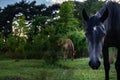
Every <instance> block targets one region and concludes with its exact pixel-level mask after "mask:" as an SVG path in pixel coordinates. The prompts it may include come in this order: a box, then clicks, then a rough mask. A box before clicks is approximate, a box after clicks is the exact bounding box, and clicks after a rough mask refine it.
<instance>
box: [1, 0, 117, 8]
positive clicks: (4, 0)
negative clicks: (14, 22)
mask: <svg viewBox="0 0 120 80" xmlns="http://www.w3.org/2000/svg"><path fill="white" fill-rule="evenodd" d="M20 1H21V0H0V7H2V8H3V7H5V6H7V5H8V4H14V3H15V2H20ZM26 1H36V2H37V3H36V5H39V4H46V5H48V6H49V5H51V4H54V3H62V2H63V1H68V0H26ZM74 1H81V2H83V1H85V0H74ZM114 1H116V0H114ZM117 1H118V0H117Z"/></svg>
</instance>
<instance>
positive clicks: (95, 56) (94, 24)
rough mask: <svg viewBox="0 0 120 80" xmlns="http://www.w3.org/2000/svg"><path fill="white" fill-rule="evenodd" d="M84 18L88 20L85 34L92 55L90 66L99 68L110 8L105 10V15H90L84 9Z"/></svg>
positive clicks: (90, 55)
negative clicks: (105, 22)
mask: <svg viewBox="0 0 120 80" xmlns="http://www.w3.org/2000/svg"><path fill="white" fill-rule="evenodd" d="M82 15H83V18H84V20H85V22H86V26H85V34H86V39H87V42H88V53H89V57H90V61H89V66H90V67H91V68H92V69H98V68H99V66H100V54H101V52H102V46H103V43H104V38H105V35H106V29H105V25H104V24H103V23H104V21H105V20H106V19H107V17H108V9H106V10H105V11H104V12H103V15H101V16H100V14H99V16H97V15H94V16H92V17H89V16H88V15H87V13H86V11H85V9H83V11H82Z"/></svg>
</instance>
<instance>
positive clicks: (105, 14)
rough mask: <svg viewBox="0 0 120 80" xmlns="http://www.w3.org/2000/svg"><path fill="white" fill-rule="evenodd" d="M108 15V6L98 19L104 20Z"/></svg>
mask: <svg viewBox="0 0 120 80" xmlns="http://www.w3.org/2000/svg"><path fill="white" fill-rule="evenodd" d="M108 15H109V11H108V8H106V9H105V11H104V13H103V15H102V16H101V18H100V20H101V21H102V22H104V21H105V20H106V19H107V17H108Z"/></svg>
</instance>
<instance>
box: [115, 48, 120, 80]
mask: <svg viewBox="0 0 120 80" xmlns="http://www.w3.org/2000/svg"><path fill="white" fill-rule="evenodd" d="M115 69H116V72H117V80H120V48H118V52H117V60H116V62H115Z"/></svg>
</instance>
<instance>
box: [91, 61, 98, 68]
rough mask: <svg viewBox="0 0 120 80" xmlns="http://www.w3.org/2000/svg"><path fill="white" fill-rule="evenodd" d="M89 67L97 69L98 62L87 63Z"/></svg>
mask: <svg viewBox="0 0 120 80" xmlns="http://www.w3.org/2000/svg"><path fill="white" fill-rule="evenodd" d="M89 66H90V67H91V68H92V69H98V68H99V67H100V61H96V62H93V61H90V62H89Z"/></svg>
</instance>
